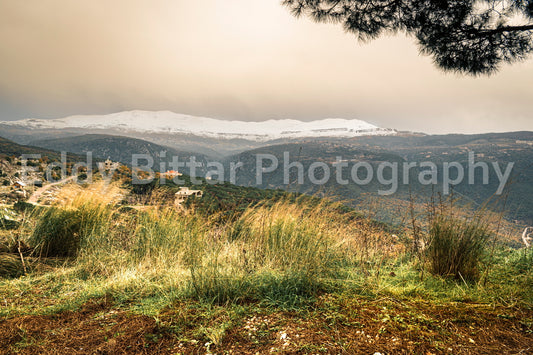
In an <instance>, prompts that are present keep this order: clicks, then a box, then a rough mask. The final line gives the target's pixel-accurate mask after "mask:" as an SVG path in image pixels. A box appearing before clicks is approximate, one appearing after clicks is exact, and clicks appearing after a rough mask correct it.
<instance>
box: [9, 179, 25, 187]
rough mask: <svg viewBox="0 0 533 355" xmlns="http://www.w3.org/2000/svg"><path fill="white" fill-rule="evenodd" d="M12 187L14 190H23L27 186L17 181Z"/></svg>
mask: <svg viewBox="0 0 533 355" xmlns="http://www.w3.org/2000/svg"><path fill="white" fill-rule="evenodd" d="M12 187H13V188H14V189H23V188H25V187H26V184H25V183H24V182H22V181H20V180H17V181H15V182H14V183H13V185H12Z"/></svg>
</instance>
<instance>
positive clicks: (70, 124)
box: [0, 111, 395, 142]
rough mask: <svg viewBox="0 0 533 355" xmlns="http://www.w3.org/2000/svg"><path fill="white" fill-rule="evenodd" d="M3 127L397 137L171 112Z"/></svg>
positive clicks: (357, 124) (351, 126) (344, 124)
mask: <svg viewBox="0 0 533 355" xmlns="http://www.w3.org/2000/svg"><path fill="white" fill-rule="evenodd" d="M0 124H3V125H7V126H15V127H25V128H28V129H39V130H50V129H72V128H82V129H121V130H123V131H125V132H127V131H130V132H146V133H156V134H157V133H166V134H186V135H195V136H199V137H208V138H222V139H246V140H252V141H263V142H264V141H269V140H275V139H284V138H303V137H356V136H363V135H391V134H395V131H394V130H390V129H382V128H379V127H376V126H374V125H372V124H370V123H368V122H365V121H361V120H356V119H351V120H347V119H340V118H328V119H323V120H316V121H311V122H302V121H297V120H268V121H263V122H245V121H227V120H218V119H213V118H206V117H195V116H189V115H183V114H177V113H174V112H169V111H159V112H152V111H126V112H118V113H114V114H109V115H91V116H70V117H66V118H60V119H48V120H43V119H24V120H19V121H4V122H0Z"/></svg>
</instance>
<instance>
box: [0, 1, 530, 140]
mask: <svg viewBox="0 0 533 355" xmlns="http://www.w3.org/2000/svg"><path fill="white" fill-rule="evenodd" d="M532 82H533V60H529V61H527V62H524V63H520V64H515V65H512V66H504V67H503V68H502V70H501V71H500V72H499V73H498V74H496V75H493V76H491V77H482V78H472V77H461V76H458V75H455V74H445V73H443V72H441V71H439V70H438V69H436V68H435V67H434V66H433V64H432V62H431V58H429V57H425V56H419V54H418V50H417V47H416V45H415V44H414V42H413V40H411V39H408V38H405V37H403V36H398V37H390V38H381V39H379V40H377V41H374V42H371V43H369V44H360V43H358V42H357V41H356V40H355V39H354V38H353V37H352V36H351V35H347V34H345V33H343V31H342V29H341V28H340V27H339V26H334V25H323V24H322V25H319V24H315V23H313V22H311V21H310V20H308V19H305V18H302V19H295V18H293V17H292V16H291V15H290V14H289V12H288V10H287V9H285V8H283V7H282V6H281V5H280V1H279V0H196V1H182V0H90V1H73V0H46V1H43V0H24V1H21V0H0V120H13V119H20V118H27V117H35V118H52V117H53V118H56V117H63V116H68V115H72V114H99V113H111V112H116V111H122V110H132V109H145V110H171V111H175V112H178V113H187V114H192V115H203V116H209V117H215V118H223V119H241V120H254V121H258V120H265V119H270V118H295V119H301V120H313V119H319V118H327V117H343V118H359V119H363V120H366V121H368V122H371V123H374V124H377V125H379V126H382V127H391V128H396V129H400V130H414V131H424V132H428V133H443V132H487V131H511V130H533V90H532V88H531V85H532Z"/></svg>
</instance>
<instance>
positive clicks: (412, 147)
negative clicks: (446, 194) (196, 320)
mask: <svg viewBox="0 0 533 355" xmlns="http://www.w3.org/2000/svg"><path fill="white" fill-rule="evenodd" d="M284 153H289V155H290V159H289V162H290V163H294V162H299V163H301V164H302V165H303V166H304V170H305V171H304V174H303V177H304V179H303V182H304V183H303V184H297V183H296V182H297V178H298V175H297V172H298V171H297V169H296V168H294V167H293V168H291V170H290V171H289V184H286V183H285V179H284V170H283V163H284ZM472 153H473V154H475V162H476V163H477V162H485V163H487V166H488V168H489V170H488V174H489V183H488V184H484V183H482V181H481V177H482V172H481V171H480V170H479V168H478V169H477V171H476V172H475V176H476V180H475V184H470V183H469V181H468V173H469V170H468V159H469V154H472ZM258 154H272V155H273V156H275V157H276V159H278V162H279V166H278V169H276V170H275V171H272V172H268V170H269V169H268V167H270V165H271V162H270V161H269V160H268V159H267V160H265V162H264V164H263V167H264V168H265V167H266V170H264V171H263V174H262V177H263V178H262V181H261V184H257V179H256V175H257V171H256V167H257V155H258ZM337 157H341V159H342V160H343V161H344V162H345V164H348V166H347V167H346V168H345V169H344V170H343V171H342V178H343V179H344V180H347V181H349V183H348V184H339V183H337V169H336V168H335V166H334V164H335V162H336V159H337ZM230 162H243V163H244V166H243V167H242V168H241V169H240V170H238V172H237V181H236V182H237V184H240V185H244V186H258V187H262V188H282V189H286V190H289V191H298V192H305V193H311V194H315V193H320V194H325V195H329V196H332V197H334V198H337V199H340V200H343V201H348V202H351V203H352V204H357V203H358V202H359V201H361V197H362V196H371V195H375V196H376V197H378V196H377V190H378V189H381V190H387V189H388V186H384V185H383V184H379V183H378V181H376V174H374V178H373V179H372V181H371V182H370V183H369V184H368V185H358V184H356V183H354V182H353V179H352V178H351V176H350V172H351V168H352V167H353V166H354V164H356V163H357V162H368V163H369V164H371V165H372V166H374V167H375V166H376V164H379V163H380V162H389V163H398V168H399V169H398V179H397V181H398V189H397V192H396V193H395V194H394V195H392V196H391V197H393V198H396V199H402V200H409V196H410V194H411V192H412V193H413V194H414V195H416V196H418V197H419V198H420V199H421V201H428V200H429V195H430V194H431V193H433V192H435V193H441V192H442V188H443V173H442V172H443V167H444V163H446V162H448V163H454V162H457V163H459V164H461V165H462V166H463V167H464V170H465V179H464V180H463V182H462V183H461V184H459V185H456V186H454V189H453V190H454V193H455V194H456V195H457V196H463V197H464V198H465V199H466V200H467V201H469V202H473V203H474V204H476V205H482V204H484V203H485V202H487V201H489V200H491V205H492V206H493V207H494V208H496V209H498V210H499V208H505V210H506V211H507V216H508V217H509V218H511V219H517V220H520V221H523V222H525V223H527V224H531V223H533V132H516V133H501V134H486V135H446V136H429V137H412V136H409V137H373V138H366V137H365V138H356V139H345V140H329V141H326V140H324V141H322V142H302V143H293V144H281V145H274V146H265V147H261V148H257V149H254V150H250V151H246V152H242V153H240V154H237V155H234V156H232V157H229V158H227V160H226V162H225V165H226V166H229V163H230ZM316 162H318V163H325V164H326V165H327V166H328V167H329V171H330V173H331V176H330V178H329V180H328V181H327V183H325V184H323V185H320V184H318V185H317V184H313V183H311V181H310V178H309V176H308V172H309V169H310V166H311V164H312V163H316ZM404 162H409V163H416V167H414V168H412V169H410V170H408V171H407V172H406V174H407V176H408V177H409V184H403V179H404V176H405V175H404V169H403V163H404ZM423 162H432V163H435V164H436V166H437V170H438V172H439V174H438V182H437V184H436V186H435V188H434V189H433V188H432V187H431V186H423V185H421V184H420V182H419V174H420V172H421V171H423V170H425V169H422V168H421V167H420V166H421V163H423ZM493 163H497V164H498V165H499V166H500V168H501V169H502V171H504V170H505V169H506V167H507V166H508V164H510V163H513V164H514V167H513V170H512V175H511V178H510V180H509V182H508V184H507V189H506V190H505V191H506V192H505V193H504V194H503V195H502V196H500V197H498V196H494V193H495V192H496V191H497V189H498V187H499V178H498V176H497V173H496V172H495V170H494V168H493ZM376 171H377V170H374V172H376ZM385 172H386V171H385ZM454 172H455V170H453V171H452V172H451V173H452V175H453V173H454ZM226 174H229V172H227V173H226ZM315 176H316V178H317V179H321V178H322V177H323V175H322V170H321V169H318V170H316V174H315ZM388 179H389V176H385V180H388ZM369 194H370V195H369ZM379 198H380V200H386V199H387V198H388V197H387V196H379Z"/></svg>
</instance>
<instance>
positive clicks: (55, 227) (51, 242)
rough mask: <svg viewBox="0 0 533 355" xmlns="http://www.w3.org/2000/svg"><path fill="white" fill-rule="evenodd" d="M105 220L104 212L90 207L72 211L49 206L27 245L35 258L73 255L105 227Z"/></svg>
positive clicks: (89, 205) (105, 214) (106, 221)
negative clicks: (31, 249) (36, 256)
mask: <svg viewBox="0 0 533 355" xmlns="http://www.w3.org/2000/svg"><path fill="white" fill-rule="evenodd" d="M106 217H108V214H107V213H106V211H105V209H102V208H100V207H99V206H91V204H87V205H86V206H82V207H80V208H79V209H74V210H71V209H61V208H57V207H51V208H49V209H47V210H46V211H45V212H44V214H43V215H42V216H40V218H39V220H38V222H37V225H36V226H35V229H34V231H33V234H32V236H31V238H30V241H29V243H30V245H31V246H32V247H34V248H35V250H36V252H37V254H38V255H39V256H44V257H73V256H76V255H77V253H78V251H79V250H80V248H81V247H82V246H83V244H84V243H85V242H86V241H87V239H88V238H89V237H90V236H91V235H93V234H98V231H99V230H102V228H104V227H107V223H108V219H107V218H106Z"/></svg>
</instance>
